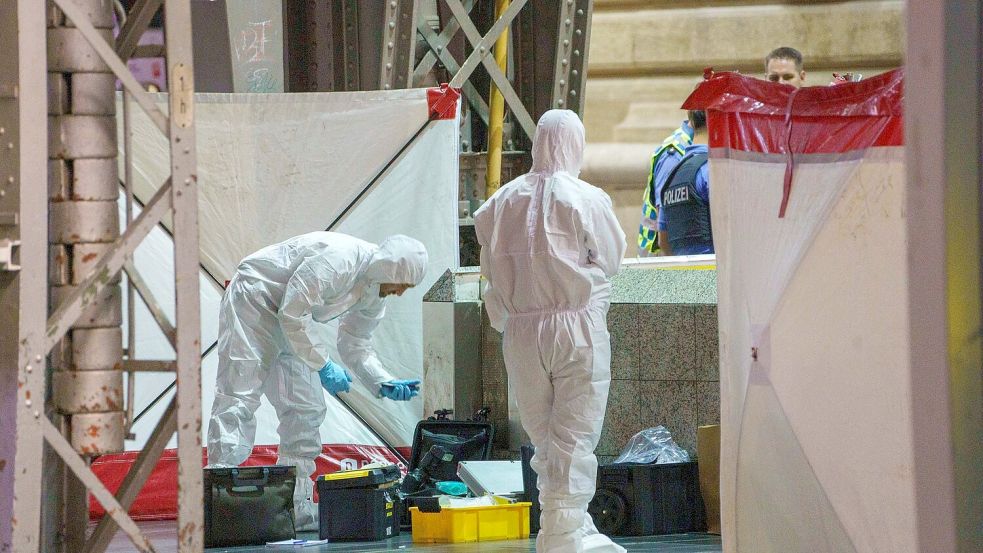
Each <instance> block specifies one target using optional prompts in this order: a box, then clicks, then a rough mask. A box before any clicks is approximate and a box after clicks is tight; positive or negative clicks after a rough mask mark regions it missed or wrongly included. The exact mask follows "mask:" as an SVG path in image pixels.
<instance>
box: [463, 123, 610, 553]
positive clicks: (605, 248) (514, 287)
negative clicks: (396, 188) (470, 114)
mask: <svg viewBox="0 0 983 553" xmlns="http://www.w3.org/2000/svg"><path fill="white" fill-rule="evenodd" d="M583 153H584V126H583V124H581V122H580V119H579V118H578V117H577V115H576V114H575V113H573V112H572V111H569V110H550V111H548V112H546V113H545V114H543V116H542V118H541V119H540V120H539V124H538V125H537V127H536V136H535V138H534V139H533V147H532V171H531V172H529V173H527V174H525V175H523V176H521V177H519V178H517V179H515V180H513V181H512V182H510V183H508V184H506V185H505V186H503V187H502V188H501V189H500V190H499V191H498V192H496V193H495V194H494V195H493V196H492V197H491V198H489V199H488V201H487V202H485V204H484V205H483V206H481V209H479V210H478V211H477V212H476V213H475V215H474V221H475V230H476V232H477V235H478V242H479V243H480V244H481V274H482V275H483V276H484V277H485V279H486V280H487V288H486V291H485V294H484V301H485V308H486V309H487V311H488V316H489V318H490V320H491V324H492V326H494V327H495V328H496V329H497V330H498V331H499V332H504V339H503V346H502V348H503V350H504V356H505V367H506V369H507V371H508V376H509V386H510V387H511V389H512V390H513V392H514V393H515V397H516V400H517V402H518V406H519V416H520V418H521V420H522V427H523V428H524V429H525V430H526V432H527V433H528V434H529V437H530V439H531V440H532V444H533V445H534V446H535V447H536V454H535V456H533V458H532V467H533V469H534V470H535V471H536V474H537V475H538V477H539V501H540V505H541V507H542V516H541V518H540V521H541V530H540V531H539V536H538V537H537V538H536V551H538V552H539V553H580V552H582V551H596V552H600V551H603V552H619V553H620V552H623V551H625V549H624V548H623V547H621V546H619V545H616V544H615V543H614V542H612V541H611V540H610V539H609V538H608V537H607V536H605V535H603V534H600V533H598V531H597V528H596V527H595V526H594V522H593V521H592V520H591V518H590V515H589V514H587V504H588V503H589V502H590V500H591V498H592V497H593V496H594V488H595V485H596V484H595V479H596V475H597V458H596V457H595V456H594V448H595V447H596V446H597V441H598V438H599V437H600V434H601V424H602V423H603V422H604V411H605V407H606V405H607V399H608V387H609V385H610V383H611V343H610V336H609V335H608V330H607V312H608V304H609V297H610V290H611V283H610V280H609V279H610V278H611V277H612V276H613V275H614V274H615V273H617V272H618V268H619V267H620V265H621V258H622V256H624V253H625V235H624V233H623V232H622V231H621V226H620V225H619V224H618V220H617V219H616V218H615V215H614V212H613V211H612V208H611V200H610V198H608V196H607V194H605V193H604V192H603V191H602V190H600V189H599V188H595V187H593V186H591V185H590V184H587V183H586V182H584V181H582V180H579V179H577V175H578V174H579V173H580V165H581V162H582V161H583Z"/></svg>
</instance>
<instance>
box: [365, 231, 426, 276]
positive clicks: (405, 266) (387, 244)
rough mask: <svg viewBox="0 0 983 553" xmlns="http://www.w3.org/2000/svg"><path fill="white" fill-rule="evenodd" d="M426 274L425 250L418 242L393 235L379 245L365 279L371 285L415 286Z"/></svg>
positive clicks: (399, 235)
mask: <svg viewBox="0 0 983 553" xmlns="http://www.w3.org/2000/svg"><path fill="white" fill-rule="evenodd" d="M426 272H427V249H426V248H425V247H424V246H423V244H422V243H420V241H419V240H415V239H413V238H410V237H409V236H403V235H402V234H395V235H393V236H390V237H389V238H386V239H385V240H383V241H382V243H381V244H379V250H378V251H376V252H375V253H374V254H373V255H372V259H371V260H370V261H369V267H368V269H367V270H366V271H365V278H366V279H367V280H368V281H369V282H370V283H372V284H384V283H389V284H412V285H413V286H416V285H417V284H420V282H421V281H422V280H423V275H424V273H426Z"/></svg>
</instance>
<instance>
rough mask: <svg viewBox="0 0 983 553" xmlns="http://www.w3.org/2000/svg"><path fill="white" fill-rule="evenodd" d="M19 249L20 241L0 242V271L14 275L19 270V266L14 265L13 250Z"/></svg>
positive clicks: (4, 240)
mask: <svg viewBox="0 0 983 553" xmlns="http://www.w3.org/2000/svg"><path fill="white" fill-rule="evenodd" d="M19 247H20V240H7V239H6V238H4V239H3V240H0V270H2V271H6V272H8V273H14V272H17V271H19V270H20V265H18V264H16V263H14V248H19Z"/></svg>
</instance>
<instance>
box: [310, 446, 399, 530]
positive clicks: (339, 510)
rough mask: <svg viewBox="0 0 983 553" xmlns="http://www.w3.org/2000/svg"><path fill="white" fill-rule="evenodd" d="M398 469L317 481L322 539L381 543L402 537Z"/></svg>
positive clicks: (330, 476)
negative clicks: (394, 537) (400, 532)
mask: <svg viewBox="0 0 983 553" xmlns="http://www.w3.org/2000/svg"><path fill="white" fill-rule="evenodd" d="M399 477H400V471H399V467H397V466H396V465H389V466H385V467H378V468H372V469H362V470H350V471H344V472H335V473H331V474H324V475H322V476H319V477H318V479H317V494H318V496H319V501H318V515H319V518H320V521H319V534H318V537H320V539H322V540H323V539H327V540H330V541H378V540H384V539H386V538H391V537H393V536H398V535H399V497H398V495H397V493H396V482H397V480H399Z"/></svg>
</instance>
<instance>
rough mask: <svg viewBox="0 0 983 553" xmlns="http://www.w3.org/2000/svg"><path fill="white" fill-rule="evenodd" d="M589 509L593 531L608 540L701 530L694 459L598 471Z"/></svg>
mask: <svg viewBox="0 0 983 553" xmlns="http://www.w3.org/2000/svg"><path fill="white" fill-rule="evenodd" d="M589 510H590V514H591V517H593V519H594V523H595V524H596V525H597V528H598V529H599V530H600V531H601V532H603V533H605V534H608V535H610V536H654V535H661V534H681V533H685V532H702V531H705V530H706V513H705V512H704V510H703V497H702V496H701V495H700V473H699V468H698V465H697V463H696V461H689V462H686V463H665V464H654V463H653V464H638V463H622V464H612V465H604V466H601V467H598V470H597V492H596V493H595V494H594V499H593V500H591V503H590V507H589Z"/></svg>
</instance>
